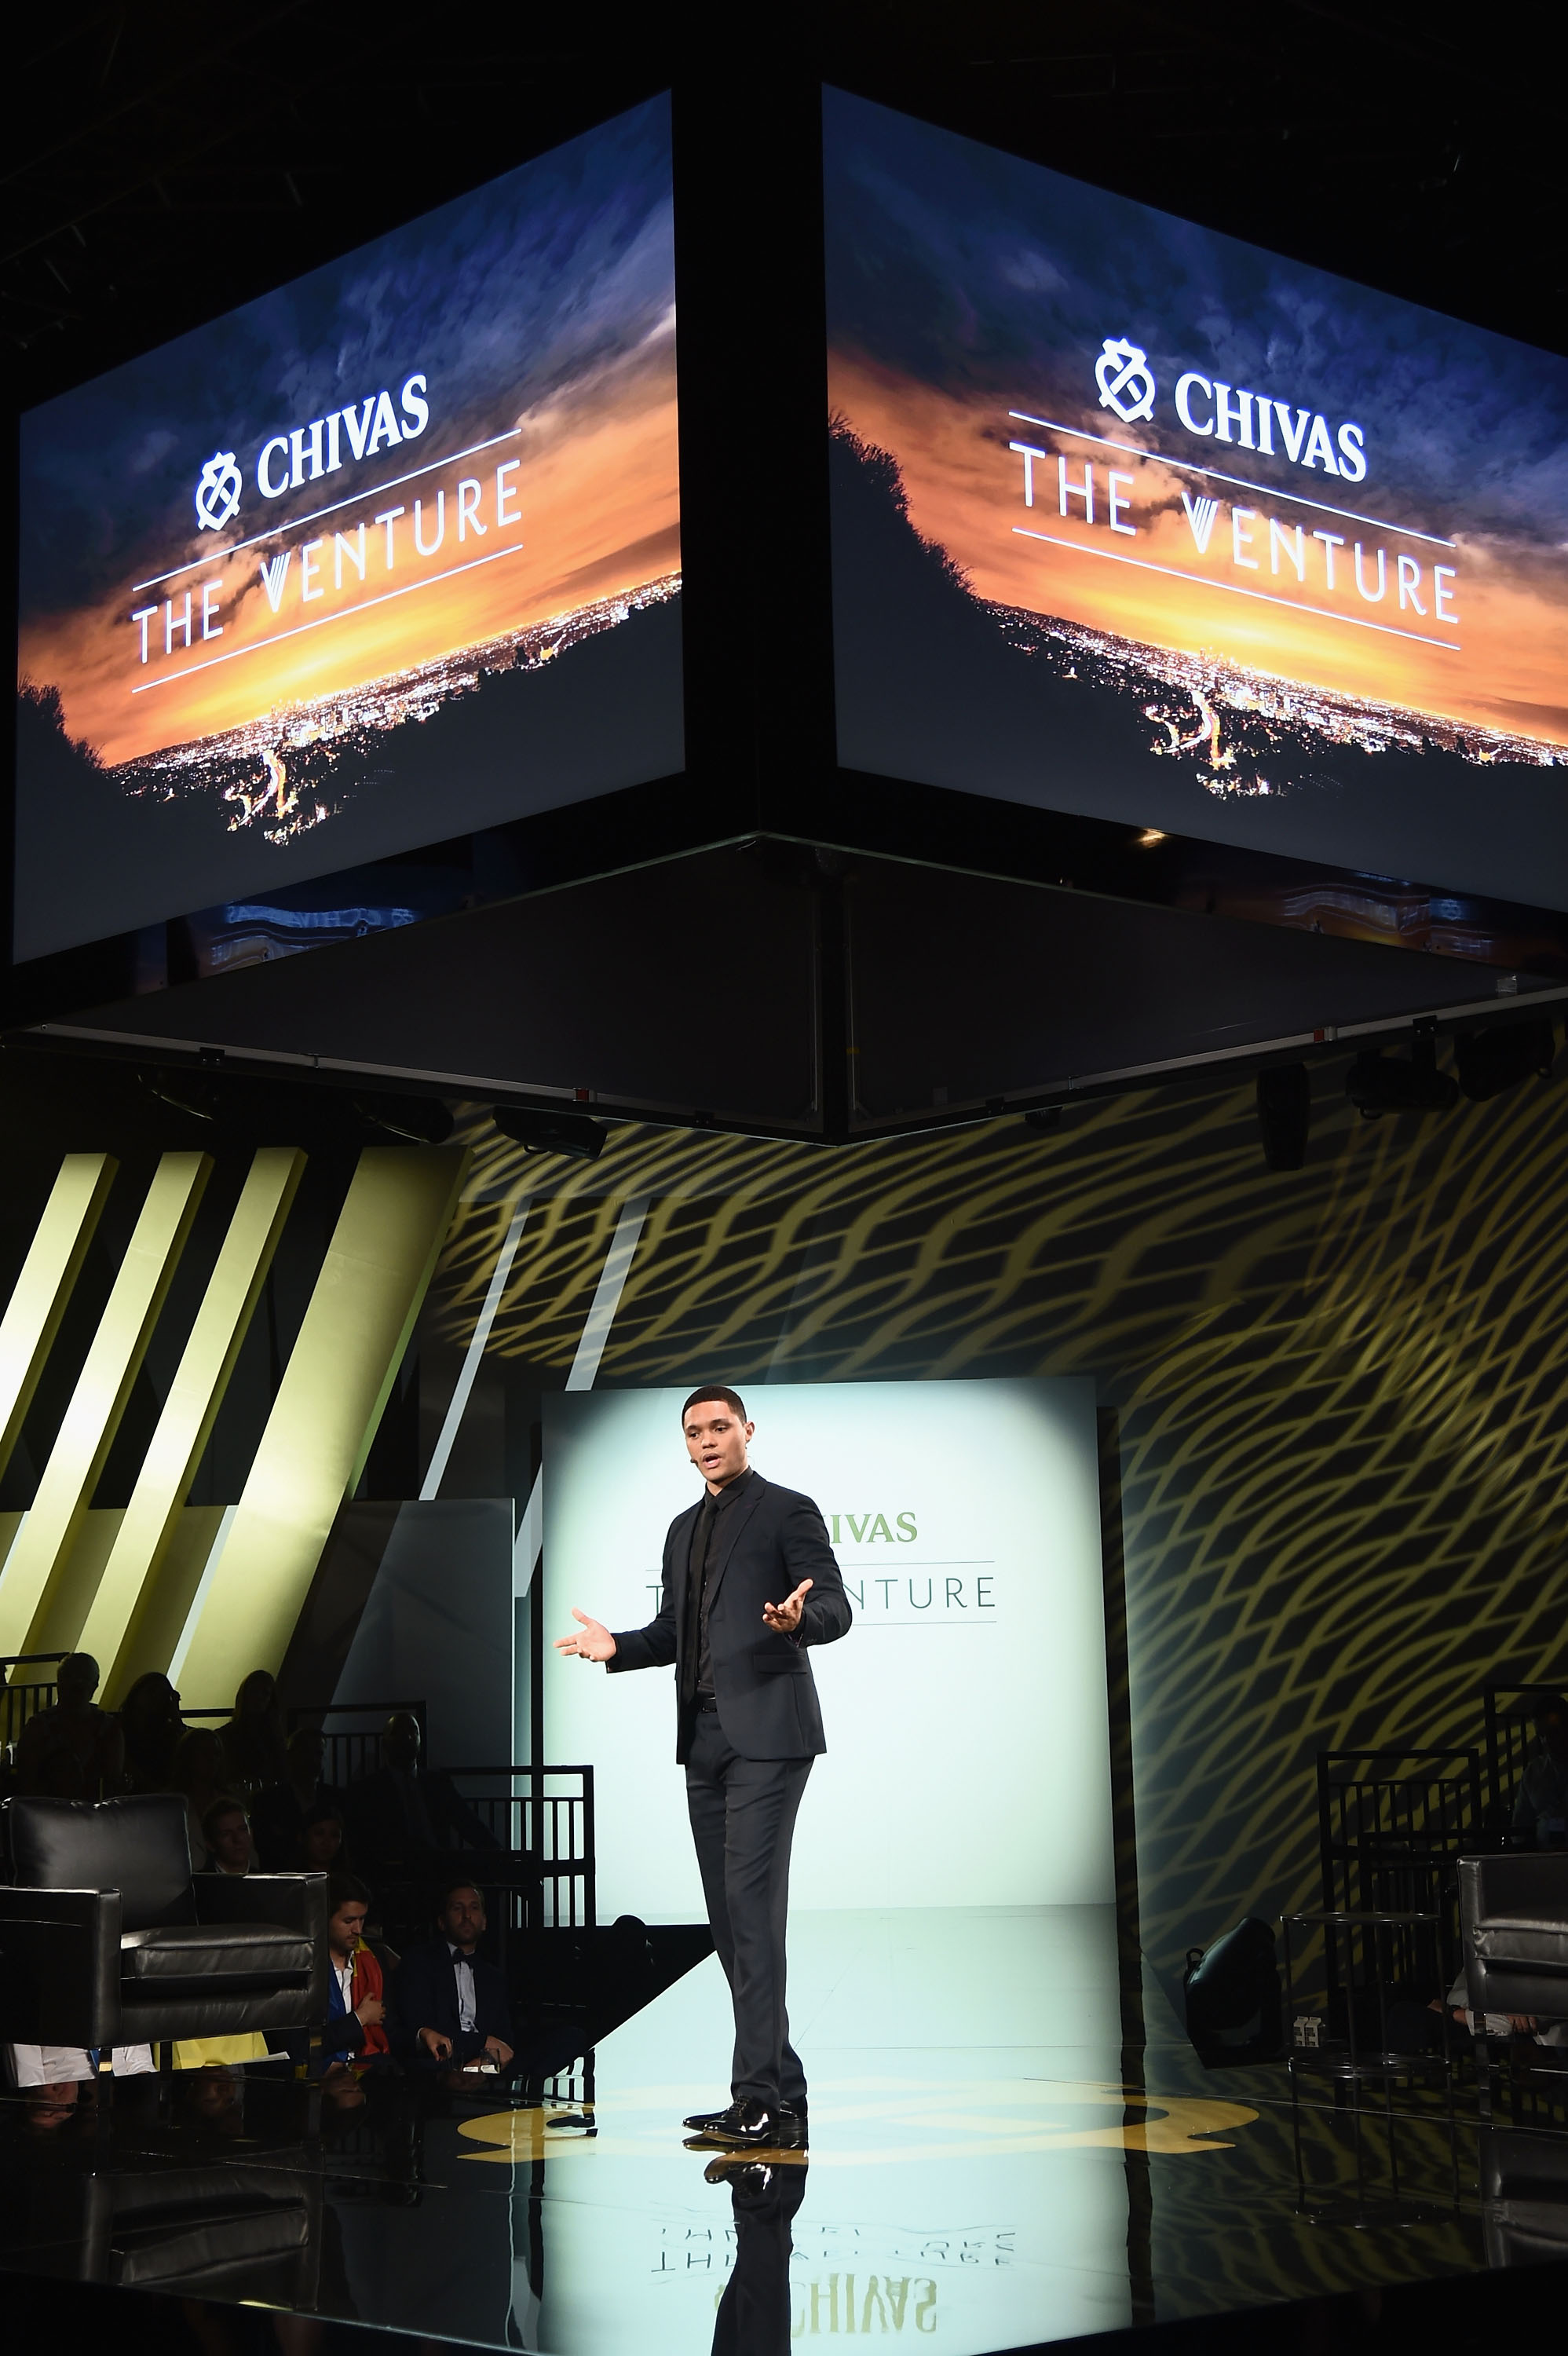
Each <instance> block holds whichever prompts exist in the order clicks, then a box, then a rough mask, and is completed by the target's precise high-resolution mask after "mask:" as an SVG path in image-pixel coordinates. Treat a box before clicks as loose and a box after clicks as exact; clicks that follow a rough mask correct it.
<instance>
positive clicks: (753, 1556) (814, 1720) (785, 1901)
mask: <svg viewBox="0 0 1568 2356" xmlns="http://www.w3.org/2000/svg"><path fill="white" fill-rule="evenodd" d="M681 1428H682V1430H683V1431H684V1433H685V1435H686V1445H687V1451H688V1454H689V1456H690V1458H691V1461H692V1462H693V1463H694V1464H695V1465H696V1466H697V1469H698V1471H699V1472H700V1473H701V1475H702V1478H703V1482H704V1489H703V1494H702V1496H701V1497H700V1498H699V1501H698V1503H697V1504H696V1505H692V1506H690V1507H688V1510H687V1511H686V1512H685V1513H684V1514H677V1516H676V1518H675V1520H674V1521H673V1522H672V1523H671V1524H670V1526H669V1535H668V1537H667V1538H666V1540H665V1550H664V1599H663V1601H662V1603H661V1604H660V1607H659V1611H658V1614H657V1616H656V1618H655V1619H653V1620H651V1621H650V1622H648V1625H647V1626H646V1627H645V1628H637V1629H632V1630H627V1631H624V1633H621V1634H619V1635H612V1634H611V1633H610V1631H609V1629H608V1628H606V1627H604V1626H603V1624H602V1622H599V1621H597V1620H591V1619H590V1618H589V1617H588V1615H587V1613H586V1612H579V1611H576V1610H575V1609H574V1610H573V1612H572V1615H571V1616H572V1618H573V1619H574V1620H576V1621H577V1622H579V1623H580V1624H579V1627H578V1630H577V1633H575V1634H574V1635H571V1636H562V1637H560V1639H558V1641H557V1645H556V1650H557V1651H558V1652H560V1653H567V1654H575V1655H577V1657H578V1658H579V1659H580V1660H585V1661H603V1663H604V1665H605V1666H606V1667H607V1668H608V1669H610V1670H612V1671H616V1670H620V1669H651V1668H666V1667H668V1666H669V1665H670V1664H671V1663H673V1664H674V1665H675V1672H676V1689H677V1695H678V1697H679V1707H678V1712H677V1733H676V1753H675V1755H676V1758H677V1761H679V1762H681V1763H682V1764H683V1765H684V1766H685V1768H686V1794H687V1806H688V1812H689V1814H690V1817H691V1831H692V1837H693V1839H694V1840H695V1842H696V1844H697V1859H698V1864H699V1867H700V1868H701V1871H702V1887H703V1892H704V1895H705V1896H706V1898H707V1901H708V1920H709V1924H710V1926H711V1928H712V1932H713V1944H714V1945H715V1947H716V1948H717V1949H718V1951H719V1960H720V1963H721V1964H722V1965H723V1966H724V1974H725V1977H726V1978H727V1979H728V1980H729V1983H730V1992H731V1997H732V1998H733V2002H734V2008H735V2058H734V2063H733V2069H732V2076H731V2088H730V2093H731V2100H730V2104H729V2106H728V2108H727V2109H725V2110H722V2111H714V2112H703V2113H699V2114H698V2115H696V2116H694V2117H692V2118H688V2120H687V2122H686V2124H687V2126H688V2127H690V2128H691V2129H693V2131H694V2132H695V2133H696V2134H697V2135H698V2136H700V2137H703V2138H705V2139H707V2140H709V2141H710V2142H714V2143H718V2144H720V2145H723V2146H726V2147H753V2148H754V2147H767V2146H770V2145H779V2144H783V2145H789V2144H792V2143H804V2141H805V2119H806V2093H805V2072H803V2070H802V2068H801V2065H800V2057H799V2055H798V2054H797V2053H796V2052H795V2048H794V2047H793V2046H792V2045H791V2043H790V2041H789V2021H788V2019H787V2017H786V2015H785V2011H784V1922H785V1917H786V1915H787V1912H788V1908H789V1855H790V1843H791V1840H792V1838H793V1837H794V1833H795V1812H796V1810H797V1809H798V1808H799V1806H800V1802H801V1795H802V1794H803V1793H804V1791H805V1779H806V1777H807V1775H809V1773H810V1772H811V1762H812V1761H813V1759H814V1758H815V1757H816V1755H817V1753H818V1752H819V1751H825V1750H826V1749H827V1744H826V1742H825V1741H824V1740H823V1734H822V1713H821V1711H820V1709H819V1708H818V1707H817V1700H816V1683H815V1681H814V1680H813V1677H812V1674H811V1662H810V1660H809V1658H808V1657H807V1653H806V1647H807V1645H809V1644H832V1643H833V1642H834V1641H835V1639H836V1638H837V1637H839V1636H842V1635H844V1634H845V1633H847V1632H848V1627H849V1622H850V1616H851V1615H850V1611H849V1599H848V1596H847V1595H846V1594H845V1592H844V1581H843V1580H842V1578H841V1577H840V1576H839V1570H838V1565H837V1562H836V1561H835V1560H834V1558H833V1549H832V1547H830V1546H829V1545H828V1542H827V1527H826V1525H825V1524H824V1522H823V1519H822V1515H820V1514H819V1513H818V1512H817V1509H816V1505H814V1504H813V1503H812V1501H811V1499H810V1498H809V1497H803V1496H801V1495H800V1494H799V1493H798V1492H797V1491H796V1490H794V1489H781V1488H776V1487H775V1486H774V1485H773V1483H772V1482H771V1481H764V1480H763V1476H762V1474H761V1473H760V1472H753V1471H752V1468H751V1465H750V1464H749V1462H748V1461H747V1450H748V1447H749V1445H750V1442H751V1439H752V1430H753V1428H754V1427H753V1426H752V1424H751V1423H749V1422H748V1421H747V1419H746V1410H745V1408H744V1407H743V1406H742V1405H741V1400H740V1399H739V1398H738V1397H737V1396H736V1394H735V1393H734V1392H733V1391H732V1390H730V1389H728V1388H727V1387H725V1386H724V1385H723V1384H718V1383H716V1384H712V1385H710V1386H709V1387H705V1388H704V1389H702V1390H699V1391H693V1393H692V1395H691V1397H690V1398H688V1400H687V1402H686V1405H685V1407H684V1408H682V1409H681ZM775 1596H777V1597H781V1598H782V1599H783V1600H782V1601H778V1602H775V1601H773V1598H774V1597H775Z"/></svg>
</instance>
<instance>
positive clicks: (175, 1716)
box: [120, 1669, 186, 1792]
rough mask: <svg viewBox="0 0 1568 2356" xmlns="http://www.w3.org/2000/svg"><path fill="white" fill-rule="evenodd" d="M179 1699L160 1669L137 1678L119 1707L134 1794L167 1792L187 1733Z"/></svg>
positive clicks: (152, 1670) (128, 1778)
mask: <svg viewBox="0 0 1568 2356" xmlns="http://www.w3.org/2000/svg"><path fill="white" fill-rule="evenodd" d="M185 1730H186V1728H185V1720H184V1719H183V1718H181V1716H180V1697H179V1696H178V1694H177V1693H176V1691H175V1689H174V1687H173V1686H172V1685H170V1683H169V1681H168V1679H167V1677H165V1676H164V1675H163V1673H162V1671H161V1670H159V1669H149V1670H148V1671H147V1673H146V1675H145V1676H141V1677H138V1678H137V1680H136V1682H135V1684H134V1685H133V1687H132V1688H131V1690H130V1692H129V1693H128V1694H127V1695H126V1697H125V1698H124V1700H123V1702H122V1703H121V1705H120V1732H121V1737H122V1739H123V1742H124V1745H125V1773H126V1777H127V1780H128V1781H129V1783H130V1786H131V1789H132V1790H133V1792H166V1791H167V1790H168V1789H169V1777H170V1776H171V1774H172V1773H173V1772H174V1763H175V1751H176V1747H177V1745H178V1742H179V1739H180V1737H181V1735H182V1734H183V1733H184V1732H185Z"/></svg>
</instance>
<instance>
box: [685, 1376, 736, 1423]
mask: <svg viewBox="0 0 1568 2356" xmlns="http://www.w3.org/2000/svg"><path fill="white" fill-rule="evenodd" d="M704 1399H722V1400H723V1402H724V1404H725V1406H726V1407H727V1408H729V1410H730V1412H731V1415H732V1416H734V1417H735V1419H736V1420H737V1421H738V1422H740V1423H744V1422H745V1420H746V1402H745V1400H744V1399H743V1398H741V1394H740V1392H739V1391H732V1390H731V1388H730V1386H729V1384H728V1383H704V1384H703V1386H702V1388H701V1389H700V1390H699V1391H693V1392H692V1394H691V1397H690V1398H688V1400H687V1402H686V1405H685V1406H684V1407H683V1408H681V1411H680V1419H681V1422H682V1423H683V1424H684V1423H685V1421H686V1419H687V1417H688V1415H689V1414H690V1413H691V1410H692V1408H694V1407H700V1406H701V1404H702V1402H703V1400H704Z"/></svg>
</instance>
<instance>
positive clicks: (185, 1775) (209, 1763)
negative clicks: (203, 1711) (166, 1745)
mask: <svg viewBox="0 0 1568 2356" xmlns="http://www.w3.org/2000/svg"><path fill="white" fill-rule="evenodd" d="M169 1788H170V1790H171V1791H175V1792H178V1793H180V1794H182V1795H183V1797H184V1800H185V1815H186V1831H187V1835H188V1837H189V1839H190V1862H191V1869H192V1871H193V1872H196V1873H206V1872H208V1871H209V1870H210V1869H211V1865H212V1858H211V1856H210V1854H209V1852H208V1847H207V1841H206V1838H205V1837H204V1835H203V1832H202V1828H201V1826H202V1819H203V1817H204V1816H205V1815H206V1814H207V1812H208V1808H210V1807H211V1805H212V1804H213V1802H214V1800H216V1799H217V1798H218V1796H219V1794H220V1793H221V1791H222V1790H223V1752H222V1751H221V1750H220V1749H219V1741H218V1737H217V1735H216V1734H214V1733H213V1731H212V1730H211V1728H210V1727H207V1726H193V1727H192V1728H191V1729H190V1730H189V1732H188V1733H187V1734H182V1735H181V1737H180V1739H179V1741H178V1744H177V1745H176V1750H175V1757H174V1765H173V1767H172V1768H171V1770H170V1772H169Z"/></svg>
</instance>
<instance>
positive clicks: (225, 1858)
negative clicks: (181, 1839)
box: [201, 1798, 256, 1873]
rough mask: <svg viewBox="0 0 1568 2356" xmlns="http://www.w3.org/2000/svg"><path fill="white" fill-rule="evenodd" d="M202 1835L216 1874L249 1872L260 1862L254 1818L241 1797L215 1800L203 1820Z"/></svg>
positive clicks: (203, 1844) (212, 1869) (211, 1869)
mask: <svg viewBox="0 0 1568 2356" xmlns="http://www.w3.org/2000/svg"><path fill="white" fill-rule="evenodd" d="M201 1838H202V1846H203V1847H204V1848H205V1849H206V1851H207V1854H208V1857H209V1858H211V1859H212V1863H211V1866H210V1868H209V1869H208V1870H209V1871H211V1872H213V1873H249V1872H250V1870H251V1867H252V1866H253V1865H254V1863H255V1862H256V1852H255V1848H254V1847H253V1846H252V1843H251V1822H250V1818H249V1817H248V1816H247V1815H246V1814H245V1809H244V1805H243V1804H242V1803H241V1802H240V1801H239V1800H234V1799H229V1798H224V1799H221V1800H214V1802H213V1804H212V1805H211V1807H210V1808H208V1812H207V1814H206V1815H204V1816H203V1818H202V1820H201Z"/></svg>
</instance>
